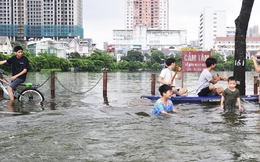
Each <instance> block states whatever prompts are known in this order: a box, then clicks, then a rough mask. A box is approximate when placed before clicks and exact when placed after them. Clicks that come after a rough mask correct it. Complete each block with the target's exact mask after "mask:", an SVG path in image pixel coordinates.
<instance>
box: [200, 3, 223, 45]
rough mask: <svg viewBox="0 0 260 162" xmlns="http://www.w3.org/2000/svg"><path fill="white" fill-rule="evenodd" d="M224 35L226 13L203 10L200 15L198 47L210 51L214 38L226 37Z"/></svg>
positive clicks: (209, 9)
mask: <svg viewBox="0 0 260 162" xmlns="http://www.w3.org/2000/svg"><path fill="white" fill-rule="evenodd" d="M226 34H227V25H226V11H223V10H214V9H213V8H204V11H203V12H202V13H201V14H200V26H199V46H200V47H202V48H203V49H204V50H210V49H212V48H213V45H214V41H215V39H216V37H226Z"/></svg>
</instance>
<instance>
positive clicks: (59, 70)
mask: <svg viewBox="0 0 260 162" xmlns="http://www.w3.org/2000/svg"><path fill="white" fill-rule="evenodd" d="M52 71H53V72H61V69H41V72H52Z"/></svg>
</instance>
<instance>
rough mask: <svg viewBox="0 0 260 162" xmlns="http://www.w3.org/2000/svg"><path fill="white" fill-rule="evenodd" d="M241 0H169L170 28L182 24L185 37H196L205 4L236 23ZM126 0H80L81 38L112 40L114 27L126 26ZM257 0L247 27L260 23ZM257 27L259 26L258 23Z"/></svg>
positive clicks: (231, 23)
mask: <svg viewBox="0 0 260 162" xmlns="http://www.w3.org/2000/svg"><path fill="white" fill-rule="evenodd" d="M241 6H242V0H169V12H170V14H169V19H170V20H169V30H175V29H180V28H182V29H183V28H185V29H186V30H187V39H188V42H189V41H190V40H196V39H197V37H198V27H199V16H200V13H201V12H203V9H204V8H205V7H212V8H214V9H215V10H225V11H226V17H227V25H228V26H235V24H234V20H235V19H236V18H237V17H238V15H239V13H240V9H241ZM125 7H126V6H125V0H83V28H84V38H92V40H93V42H94V43H96V45H97V48H100V49H103V42H108V43H109V44H110V43H112V41H113V30H117V29H121V30H123V29H125ZM259 15H260V0H255V2H254V6H253V9H252V12H251V17H250V21H249V27H251V26H253V25H260V17H259ZM259 30H260V26H259Z"/></svg>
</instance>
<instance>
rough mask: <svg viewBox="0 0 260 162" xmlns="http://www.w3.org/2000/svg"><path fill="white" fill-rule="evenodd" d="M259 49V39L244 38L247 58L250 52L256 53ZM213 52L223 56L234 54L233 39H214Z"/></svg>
mask: <svg viewBox="0 0 260 162" xmlns="http://www.w3.org/2000/svg"><path fill="white" fill-rule="evenodd" d="M259 49H260V37H247V38H246V50H247V58H249V57H250V56H249V55H248V54H249V53H251V52H252V51H258V50H259ZM214 50H215V51H217V52H220V53H222V54H224V55H225V56H228V55H234V54H235V37H216V40H215V43H214Z"/></svg>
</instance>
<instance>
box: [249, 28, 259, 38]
mask: <svg viewBox="0 0 260 162" xmlns="http://www.w3.org/2000/svg"><path fill="white" fill-rule="evenodd" d="M259 36H260V35H259V31H258V25H254V26H253V27H248V29H247V37H259Z"/></svg>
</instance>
